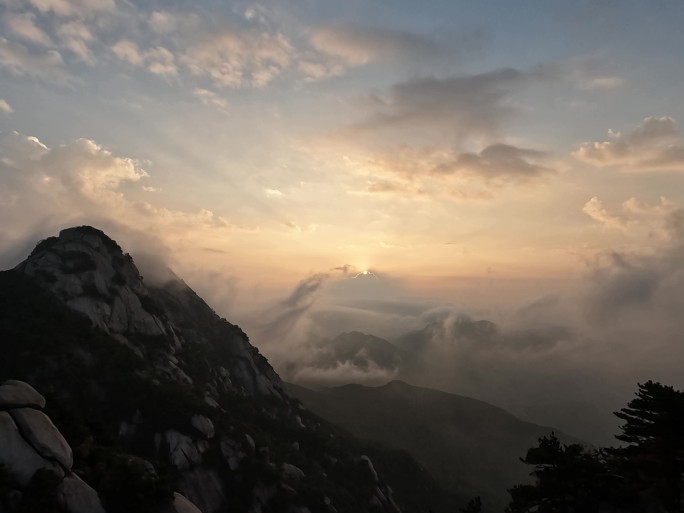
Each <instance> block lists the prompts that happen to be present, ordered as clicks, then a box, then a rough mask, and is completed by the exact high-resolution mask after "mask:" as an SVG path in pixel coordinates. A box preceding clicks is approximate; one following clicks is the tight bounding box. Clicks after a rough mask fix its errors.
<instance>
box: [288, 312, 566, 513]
mask: <svg viewBox="0 0 684 513" xmlns="http://www.w3.org/2000/svg"><path fill="white" fill-rule="evenodd" d="M483 328H484V329H487V327H486V326H483ZM288 388H289V390H290V391H291V392H292V393H293V394H294V395H295V396H296V397H298V398H299V399H300V400H301V401H302V403H303V404H304V405H305V406H306V407H307V408H309V409H310V410H311V411H313V412H314V413H316V414H318V415H320V416H321V417H323V418H325V419H327V420H329V421H330V422H333V423H334V424H337V425H339V426H341V427H343V428H345V429H348V430H349V431H350V432H351V433H353V434H354V435H356V436H358V437H360V438H364V439H367V440H372V441H376V442H379V443H382V444H384V445H386V446H387V447H390V448H393V449H401V450H405V451H407V452H409V453H410V454H411V455H412V456H413V457H415V458H416V460H417V461H418V462H419V463H420V464H421V465H423V466H424V467H425V468H426V469H427V470H428V471H429V472H430V473H431V474H432V475H433V476H434V477H435V478H436V479H437V481H438V482H439V483H440V484H441V485H442V486H444V487H446V488H447V489H449V490H451V491H453V492H457V493H461V494H465V495H477V494H480V495H482V498H483V500H484V501H485V503H486V504H488V506H489V509H492V508H493V509H494V510H499V511H500V510H502V509H503V507H504V506H505V504H506V503H507V501H508V495H507V493H506V490H507V489H508V488H510V487H512V486H513V485H515V484H519V483H523V482H525V481H527V480H528V475H529V472H530V469H529V468H528V467H527V466H526V465H524V464H523V463H522V462H520V457H522V456H524V455H525V453H526V452H527V449H528V448H530V447H532V446H534V445H536V444H537V440H538V438H539V437H541V436H545V435H548V434H549V433H551V432H552V431H554V430H553V429H552V428H549V427H543V426H538V425H535V424H531V423H529V422H524V421H522V420H520V419H518V418H516V417H514V416H513V415H511V414H510V413H508V412H506V411H505V410H502V409H501V408H497V407H496V406H492V405H491V404H488V403H485V402H483V401H478V400H476V399H471V398H468V397H463V396H459V395H454V394H448V393H446V392H440V391H437V390H431V389H427V388H418V387H414V386H411V385H409V384H408V383H405V382H402V381H392V382H390V383H388V384H386V385H384V386H380V387H366V386H361V385H346V386H341V387H335V388H325V389H321V390H319V391H313V390H309V389H306V388H303V387H301V386H297V385H288ZM556 434H557V435H558V436H559V437H560V438H561V439H562V440H564V441H570V440H571V439H570V438H569V437H567V436H564V435H562V434H561V433H558V431H556Z"/></svg>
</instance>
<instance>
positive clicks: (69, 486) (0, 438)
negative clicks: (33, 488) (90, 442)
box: [0, 380, 106, 513]
mask: <svg viewBox="0 0 684 513" xmlns="http://www.w3.org/2000/svg"><path fill="white" fill-rule="evenodd" d="M44 406H45V398H44V397H43V396H41V395H40V394H39V393H38V392H37V391H36V390H35V389H34V388H33V387H32V386H31V385H29V384H28V383H24V382H22V381H16V380H9V381H6V382H5V383H3V384H2V385H0V463H2V464H3V465H4V467H5V469H6V471H7V472H8V475H9V479H10V482H16V484H17V486H18V487H19V490H17V493H18V494H22V492H21V491H20V490H22V489H24V488H26V487H28V486H29V484H30V483H31V482H32V479H33V478H34V476H35V475H36V473H37V472H38V471H47V472H50V473H52V474H54V475H55V476H56V477H57V478H59V479H61V481H60V483H59V484H58V485H57V489H56V500H57V502H59V504H60V505H61V506H62V508H63V509H64V510H65V511H67V512H68V513H106V512H105V510H104V508H103V507H102V503H101V502H100V499H99V498H98V495H97V492H96V491H95V490H93V489H92V488H91V487H90V486H88V485H87V484H86V483H84V482H83V481H82V480H81V479H80V478H78V476H76V475H75V474H71V467H72V464H73V455H72V451H71V447H69V444H68V443H67V442H66V440H65V439H64V437H63V436H62V434H61V433H60V432H59V430H58V429H57V428H56V427H55V425H54V424H53V423H52V421H51V420H50V418H49V417H48V416H47V415H45V413H43V412H42V411H39V410H37V409H34V408H43V407H44ZM8 409H9V410H8ZM62 478H63V479H62ZM1 499H2V497H0V501H1ZM0 506H2V503H1V502H0ZM0 509H1V508H0ZM3 511H4V510H3Z"/></svg>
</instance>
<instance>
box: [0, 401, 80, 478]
mask: <svg viewBox="0 0 684 513" xmlns="http://www.w3.org/2000/svg"><path fill="white" fill-rule="evenodd" d="M10 415H11V416H12V419H13V420H14V422H15V423H16V425H17V427H18V428H19V432H20V433H21V435H22V437H23V438H24V439H25V440H26V441H27V442H29V444H31V446H32V447H33V448H34V449H35V450H36V451H37V452H38V454H40V455H41V456H42V457H43V458H45V459H48V460H55V461H57V462H58V463H59V464H60V465H61V466H62V467H63V468H64V470H65V471H66V472H69V471H70V470H71V466H72V465H73V463H74V457H73V454H72V452H71V447H69V444H68V443H67V441H66V440H65V439H64V437H63V436H62V434H61V433H60V432H59V430H58V429H57V428H56V427H55V425H54V424H53V423H52V421H51V420H50V418H49V417H48V416H47V415H45V414H44V413H43V412H42V411H38V410H33V409H31V408H17V409H14V410H10Z"/></svg>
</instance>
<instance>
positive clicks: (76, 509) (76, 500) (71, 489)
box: [57, 474, 106, 513]
mask: <svg viewBox="0 0 684 513" xmlns="http://www.w3.org/2000/svg"><path fill="white" fill-rule="evenodd" d="M57 500H58V502H59V504H60V506H62V507H63V508H64V509H65V510H66V511H68V512H69V513H106V512H105V509H104V507H102V502H100V498H99V497H98V495H97V492H96V491H95V490H93V489H92V488H91V487H90V486H88V485H87V484H86V483H84V482H83V481H82V480H81V478H79V477H78V476H77V475H76V474H71V475H69V476H67V477H65V478H64V479H63V480H62V482H61V483H60V484H59V487H58V488H57Z"/></svg>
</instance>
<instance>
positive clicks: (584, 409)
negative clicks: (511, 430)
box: [246, 210, 684, 445]
mask: <svg viewBox="0 0 684 513" xmlns="http://www.w3.org/2000/svg"><path fill="white" fill-rule="evenodd" d="M681 219H682V211H681V210H676V211H673V212H670V213H669V214H668V215H667V216H666V217H665V218H664V224H663V232H662V234H663V238H662V241H661V244H659V245H658V246H655V247H653V248H647V249H646V250H644V251H640V252H618V251H612V252H607V253H603V254H600V255H598V256H597V257H596V258H595V259H593V260H592V261H590V262H587V265H586V269H585V273H584V278H583V280H582V282H581V284H580V286H579V288H578V291H577V292H573V293H569V292H567V291H565V292H563V291H560V292H559V293H557V294H547V295H543V296H541V297H539V298H538V299H537V300H535V301H532V302H527V303H524V304H520V305H519V306H518V307H517V308H511V309H509V310H507V311H499V312H497V313H496V314H494V313H493V312H492V317H493V319H492V318H487V317H483V316H481V315H474V314H473V313H471V312H470V311H469V310H468V309H467V307H464V306H459V307H457V306H455V305H454V304H453V303H448V302H445V301H443V300H438V299H434V298H420V297H417V296H416V294H415V291H413V290H408V289H407V288H406V287H405V286H404V284H403V283H402V281H401V280H400V279H398V278H393V277H390V276H385V275H382V274H378V275H377V276H376V277H375V278H370V277H367V276H362V275H359V276H356V277H354V275H350V274H349V273H345V274H339V275H335V276H331V275H326V278H325V279H322V278H321V276H320V275H313V276H311V277H309V278H306V279H304V280H302V281H301V282H300V283H299V284H298V285H297V286H296V287H295V289H294V291H293V292H292V294H291V295H290V296H289V297H287V298H286V299H284V300H282V301H279V302H276V303H274V304H273V305H271V306H270V307H268V308H267V309H265V310H264V312H263V313H262V314H261V315H255V316H252V317H251V318H250V320H249V322H248V323H247V324H246V327H247V329H248V333H251V336H252V339H253V341H254V342H255V343H256V344H257V346H259V347H260V348H261V349H262V351H263V352H264V353H265V354H266V355H267V356H268V357H269V359H270V361H271V363H272V364H273V365H274V367H275V368H276V370H277V371H278V372H279V373H281V375H282V376H283V378H284V379H285V380H289V381H292V382H295V383H299V384H302V385H305V386H309V387H314V388H315V387H318V386H336V385H342V384H346V383H361V384H366V385H381V384H384V383H386V382H387V381H390V380H392V379H402V380H405V381H408V382H409V383H411V384H414V385H419V386H426V387H432V388H437V389H440V390H445V391H449V392H453V393H458V394H462V395H467V396H471V397H475V398H479V399H483V400H486V401H488V402H491V403H493V404H496V405H499V406H502V407H504V408H507V409H509V410H510V411H511V412H512V413H514V414H516V415H518V416H520V417H521V418H523V419H525V420H529V421H533V422H536V423H540V424H543V425H552V426H554V427H556V428H558V429H561V430H563V431H565V432H567V433H569V434H572V435H574V436H577V437H580V438H582V439H584V440H586V441H588V442H590V443H594V444H606V445H610V444H614V443H615V440H614V439H613V437H612V434H613V433H615V432H616V427H617V419H616V418H615V417H613V415H612V412H613V411H616V410H618V409H619V408H621V407H622V406H624V404H625V403H626V402H627V401H628V400H629V399H630V398H631V396H632V395H633V393H634V391H635V390H636V384H637V382H644V381H646V380H649V379H653V380H656V381H661V382H663V383H667V384H671V385H674V386H675V387H682V386H684V378H683V377H682V374H681V362H682V359H683V358H684V346H682V343H681V334H682V333H683V332H684V319H682V316H681V313H680V312H681V311H682V310H683V308H684V292H683V291H684V266H683V265H682V264H684V261H683V259H684V256H683V255H684V252H682V242H683V240H684V239H683V238H682V229H681V225H682V223H681ZM454 292H455V294H454V295H455V297H457V296H458V291H457V290H455V291H454ZM460 299H461V301H459V303H461V304H463V303H462V301H463V298H460ZM352 332H358V333H352ZM341 333H347V334H351V335H349V336H346V337H344V336H343V337H339V335H340V334H341ZM365 335H373V336H374V337H368V336H365ZM376 337H379V338H378V339H376ZM384 344H386V345H384Z"/></svg>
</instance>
